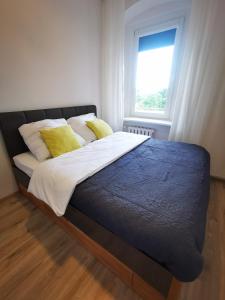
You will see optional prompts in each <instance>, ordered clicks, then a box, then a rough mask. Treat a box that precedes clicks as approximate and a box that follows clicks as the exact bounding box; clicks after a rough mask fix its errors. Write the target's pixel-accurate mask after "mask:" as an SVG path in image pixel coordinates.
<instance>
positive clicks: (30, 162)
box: [13, 152, 40, 177]
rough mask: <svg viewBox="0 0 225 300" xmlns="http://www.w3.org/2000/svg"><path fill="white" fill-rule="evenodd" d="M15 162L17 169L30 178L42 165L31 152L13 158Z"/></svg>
mask: <svg viewBox="0 0 225 300" xmlns="http://www.w3.org/2000/svg"><path fill="white" fill-rule="evenodd" d="M13 161H14V163H15V165H16V166H17V168H18V169H20V170H21V171H23V172H24V173H25V174H27V175H28V176H29V177H31V176H32V174H33V171H34V170H35V168H36V167H37V166H38V165H39V164H40V162H39V161H38V160H37V159H36V158H35V157H34V155H33V154H32V153H31V152H25V153H21V154H18V155H16V156H14V157H13Z"/></svg>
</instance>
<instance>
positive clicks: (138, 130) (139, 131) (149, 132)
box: [127, 126, 154, 137]
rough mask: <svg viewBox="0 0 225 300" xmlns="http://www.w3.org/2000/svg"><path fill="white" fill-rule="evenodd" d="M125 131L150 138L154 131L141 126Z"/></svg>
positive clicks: (128, 128)
mask: <svg viewBox="0 0 225 300" xmlns="http://www.w3.org/2000/svg"><path fill="white" fill-rule="evenodd" d="M127 131H128V132H131V133H136V134H143V135H147V136H150V137H151V136H152V135H153V134H154V129H152V128H147V127H143V126H128V127H127Z"/></svg>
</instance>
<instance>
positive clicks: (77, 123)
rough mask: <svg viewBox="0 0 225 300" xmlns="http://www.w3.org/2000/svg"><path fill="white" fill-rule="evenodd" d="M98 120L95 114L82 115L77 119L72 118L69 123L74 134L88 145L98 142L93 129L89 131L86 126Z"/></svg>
mask: <svg viewBox="0 0 225 300" xmlns="http://www.w3.org/2000/svg"><path fill="white" fill-rule="evenodd" d="M94 119H96V116H95V114H94V113H90V114H86V115H81V116H77V117H72V118H69V119H68V120H67V123H68V124H69V125H70V126H71V127H72V129H73V130H74V132H76V133H78V134H79V135H81V136H82V137H83V138H84V139H85V141H86V142H87V143H90V142H92V141H95V140H96V136H95V134H94V133H93V131H92V130H91V129H89V128H88V127H87V125H86V122H87V121H92V120H94Z"/></svg>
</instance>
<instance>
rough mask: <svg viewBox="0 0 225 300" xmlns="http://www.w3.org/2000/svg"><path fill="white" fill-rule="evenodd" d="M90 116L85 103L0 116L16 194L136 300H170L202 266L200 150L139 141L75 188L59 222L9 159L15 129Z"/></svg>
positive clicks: (16, 139) (203, 161)
mask: <svg viewBox="0 0 225 300" xmlns="http://www.w3.org/2000/svg"><path fill="white" fill-rule="evenodd" d="M91 112H94V113H95V114H96V107H95V106H93V105H90V106H80V107H66V108H56V109H46V110H35V111H24V112H9V113H2V114H0V125H1V130H2V134H3V138H4V140H5V144H6V148H7V151H8V154H9V156H10V158H11V161H12V167H13V171H14V174H15V177H16V179H17V182H18V184H19V186H20V189H21V191H22V192H23V193H25V194H26V195H27V196H29V197H30V198H31V199H32V201H33V202H34V203H35V204H36V205H38V206H39V207H40V208H42V209H43V210H44V211H45V212H47V213H48V214H49V215H50V216H51V217H52V218H54V220H55V221H56V222H57V223H59V224H60V225H62V226H64V227H65V228H67V229H68V230H69V231H70V232H71V233H72V235H73V236H75V237H76V238H78V239H80V240H81V241H82V242H83V243H84V244H85V246H86V247H87V248H88V249H89V250H91V251H92V252H93V253H94V254H95V255H96V256H97V258H99V259H100V260H101V261H102V262H103V263H105V264H106V265H108V266H109V267H110V268H111V269H112V270H113V271H114V272H116V273H117V275H118V276H119V277H120V278H121V279H122V280H124V281H125V282H126V283H127V284H129V285H130V286H131V287H132V288H134V289H135V290H136V291H137V292H138V293H139V294H141V296H142V297H143V298H146V299H151V297H152V299H173V300H174V299H175V297H176V296H175V293H176V292H177V291H178V288H177V287H178V283H179V282H182V281H185V282H189V281H193V280H195V279H196V278H197V277H198V276H199V274H200V273H201V271H202V268H203V259H202V255H201V252H202V248H203V242H204V231H205V223H206V214H207V207H208V196H209V180H210V176H209V169H210V158H209V154H208V153H207V151H206V150H205V149H203V148H201V147H199V146H196V145H190V144H185V143H176V142H168V141H159V140H155V139H148V140H145V141H143V142H142V143H141V144H140V145H139V146H137V147H135V148H134V149H132V150H131V151H129V152H128V153H127V154H125V155H123V156H122V157H120V158H119V159H117V160H116V161H114V162H112V163H111V164H110V165H108V166H107V167H105V168H103V169H102V170H100V171H99V172H97V173H96V174H94V175H93V176H91V177H89V178H87V179H86V180H84V181H82V182H81V183H79V184H78V185H77V187H76V189H75V191H74V193H73V194H72V197H71V199H70V202H69V204H68V206H67V209H66V212H65V214H64V216H63V217H56V216H55V215H54V213H52V212H51V210H50V209H49V208H48V207H46V205H44V204H43V203H42V201H40V200H39V199H37V198H36V197H34V195H31V194H29V193H28V192H27V187H28V184H29V181H30V176H31V175H32V167H33V168H35V166H33V165H32V164H30V165H29V168H28V169H23V167H21V164H20V165H19V164H18V163H17V166H16V165H15V163H14V161H13V160H12V158H13V157H14V156H15V155H18V154H21V153H24V152H27V151H28V149H27V148H26V145H25V144H24V142H23V140H22V138H21V136H20V134H19V132H18V127H19V126H21V125H22V124H24V123H29V122H33V121H38V120H42V119H46V118H50V119H56V118H65V119H68V118H70V117H72V116H77V115H82V114H86V113H91ZM25 167H27V166H26V165H25ZM26 170H28V171H29V173H27V172H26Z"/></svg>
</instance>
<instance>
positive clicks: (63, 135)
mask: <svg viewBox="0 0 225 300" xmlns="http://www.w3.org/2000/svg"><path fill="white" fill-rule="evenodd" d="M40 134H41V137H42V139H43V140H44V142H45V144H46V146H47V148H48V150H49V152H50V154H51V155H52V156H53V157H56V156H59V155H62V154H63V153H66V152H70V151H73V150H75V149H79V148H80V147H81V145H80V143H79V142H78V140H77V138H76V136H75V135H74V133H73V129H72V128H71V127H70V126H69V125H65V126H60V127H56V128H45V129H41V130H40Z"/></svg>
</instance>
